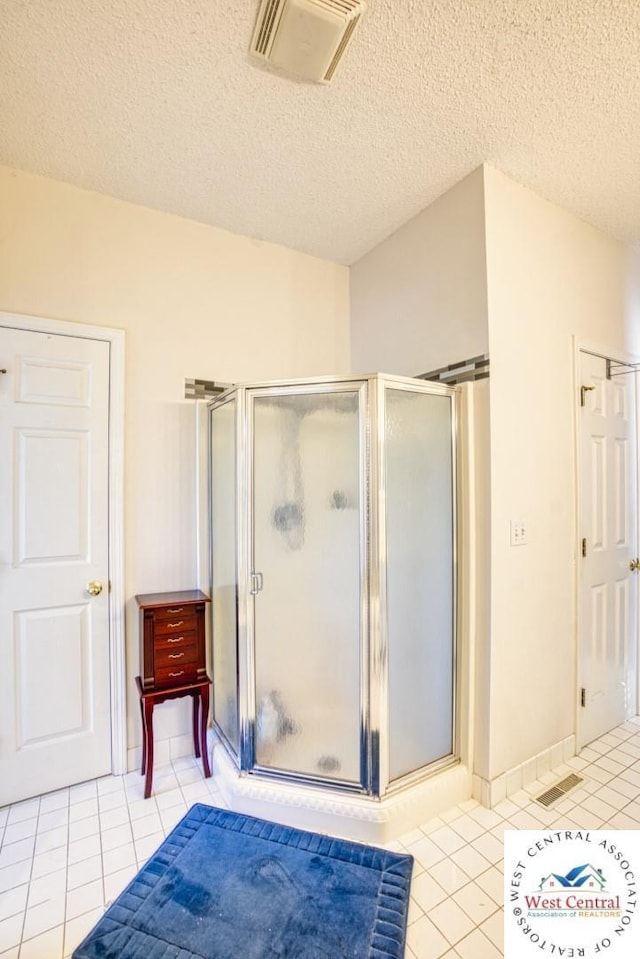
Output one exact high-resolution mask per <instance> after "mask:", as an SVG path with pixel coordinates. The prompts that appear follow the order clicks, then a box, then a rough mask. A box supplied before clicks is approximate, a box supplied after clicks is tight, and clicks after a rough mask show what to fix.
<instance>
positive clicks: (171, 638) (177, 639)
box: [167, 636, 184, 643]
mask: <svg viewBox="0 0 640 959" xmlns="http://www.w3.org/2000/svg"><path fill="white" fill-rule="evenodd" d="M183 639H184V636H169V638H168V640H167V642H168V643H181V642H182V640H183Z"/></svg>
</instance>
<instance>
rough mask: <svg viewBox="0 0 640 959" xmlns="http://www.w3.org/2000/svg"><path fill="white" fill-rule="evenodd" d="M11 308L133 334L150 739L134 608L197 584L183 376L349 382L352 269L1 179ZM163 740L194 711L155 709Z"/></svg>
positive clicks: (13, 174) (135, 486) (131, 499)
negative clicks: (141, 614) (343, 376)
mask: <svg viewBox="0 0 640 959" xmlns="http://www.w3.org/2000/svg"><path fill="white" fill-rule="evenodd" d="M0 310H5V311H8V312H17V313H29V314H34V315H40V316H46V317H53V318H56V319H63V320H72V321H78V322H87V323H92V324H97V325H103V326H111V327H118V328H122V329H124V330H125V331H126V363H127V371H126V437H125V469H126V477H125V480H126V499H125V511H126V520H125V524H126V533H125V535H126V594H127V598H128V604H127V623H128V628H127V637H128V640H127V647H128V648H127V671H128V677H129V697H130V709H129V739H130V742H134V741H135V742H139V730H138V714H137V711H136V710H137V707H136V708H133V705H134V704H133V698H132V690H133V684H132V678H133V677H134V676H135V675H136V673H137V671H138V654H137V620H136V618H135V609H134V603H133V601H132V597H133V595H134V594H135V593H138V592H146V591H156V590H165V589H189V588H192V587H193V586H194V585H196V584H195V577H196V530H195V526H196V513H195V509H196V507H195V455H196V454H195V436H196V427H195V415H194V405H193V402H189V401H185V400H184V399H183V395H184V380H185V377H194V376H195V377H199V378H205V379H215V380H221V381H226V382H228V381H250V380H253V379H259V380H266V379H272V378H287V377H298V376H306V375H315V374H327V373H334V372H345V371H348V370H349V368H350V360H349V330H348V323H349V275H348V270H347V268H346V267H343V266H338V265H337V264H335V263H330V262H326V261H323V260H319V259H315V258H313V257H310V256H305V255H303V254H301V253H296V252H293V251H291V250H286V249H284V248H282V247H278V246H274V245H273V244H269V243H263V242H261V241H259V240H252V239H250V238H248V237H243V236H235V235H232V234H230V233H227V232H225V231H223V230H219V229H215V228H213V227H210V226H205V225H203V224H199V223H194V222H192V221H189V220H185V219H181V218H180V217H175V216H170V215H168V214H165V213H159V212H156V211H152V210H149V209H145V208H143V207H139V206H135V205H132V204H128V203H123V202H120V201H117V200H113V199H110V198H108V197H103V196H99V195H98V194H95V193H89V192H86V191H83V190H79V189H77V188H75V187H70V186H67V185H65V184H62V183H58V182H55V181H52V180H48V179H45V178H42V177H36V176H31V175H28V174H24V173H19V172H17V171H14V170H11V169H8V168H6V167H0ZM156 727H157V730H156V731H157V736H158V738H159V739H160V740H161V739H163V738H167V737H173V736H176V737H179V736H180V735H181V734H182V733H184V732H186V731H187V730H188V723H187V713H186V705H185V704H184V702H182V703H175V704H167V705H166V706H165V707H163V708H162V710H159V711H158V717H157V720H156ZM176 745H177V743H176Z"/></svg>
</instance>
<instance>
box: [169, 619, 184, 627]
mask: <svg viewBox="0 0 640 959" xmlns="http://www.w3.org/2000/svg"><path fill="white" fill-rule="evenodd" d="M183 623H184V620H183V619H181V620H180V622H179V623H167V626H168V627H169V629H177V628H178V626H182V624H183Z"/></svg>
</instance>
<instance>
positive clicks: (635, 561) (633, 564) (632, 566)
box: [629, 559, 640, 573]
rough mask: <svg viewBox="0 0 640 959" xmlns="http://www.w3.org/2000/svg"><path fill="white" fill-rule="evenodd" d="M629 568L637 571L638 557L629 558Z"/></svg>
mask: <svg viewBox="0 0 640 959" xmlns="http://www.w3.org/2000/svg"><path fill="white" fill-rule="evenodd" d="M629 569H630V570H631V572H632V573H637V572H638V570H639V569H640V559H630V560H629Z"/></svg>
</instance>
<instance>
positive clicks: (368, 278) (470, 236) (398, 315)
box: [351, 167, 488, 376]
mask: <svg viewBox="0 0 640 959" xmlns="http://www.w3.org/2000/svg"><path fill="white" fill-rule="evenodd" d="M483 177H484V174H483V169H482V167H480V168H478V169H477V170H475V171H474V172H473V173H471V174H470V175H469V176H468V177H466V178H465V179H464V180H462V181H461V182H460V183H458V184H456V186H454V187H452V189H451V190H449V191H448V192H447V193H445V194H444V195H443V196H441V197H440V198H439V199H438V200H436V201H435V202H434V203H432V204H431V205H430V206H428V207H427V208H426V209H425V210H423V211H422V212H421V213H419V214H418V215H417V216H416V217H414V218H413V219H412V220H410V221H409V222H408V223H406V224H405V225H404V226H402V227H400V229H399V230H397V231H396V232H395V233H393V234H392V235H391V236H390V237H388V238H387V239H386V240H384V241H383V242H382V243H380V244H379V245H378V246H376V247H375V248H374V249H373V250H372V251H371V252H370V253H367V255H366V256H363V257H362V259H360V260H358V262H357V263H354V265H353V266H352V267H351V358H352V364H353V369H354V371H358V372H374V371H376V370H381V371H383V372H385V373H399V374H402V375H406V376H416V375H417V374H419V373H425V372H428V371H429V370H434V369H438V368H439V367H441V366H446V365H447V364H448V363H452V362H455V361H456V360H462V359H466V358H468V357H472V356H477V355H479V354H482V353H486V352H487V348H488V332H487V287H486V261H485V247H484V190H483Z"/></svg>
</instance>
